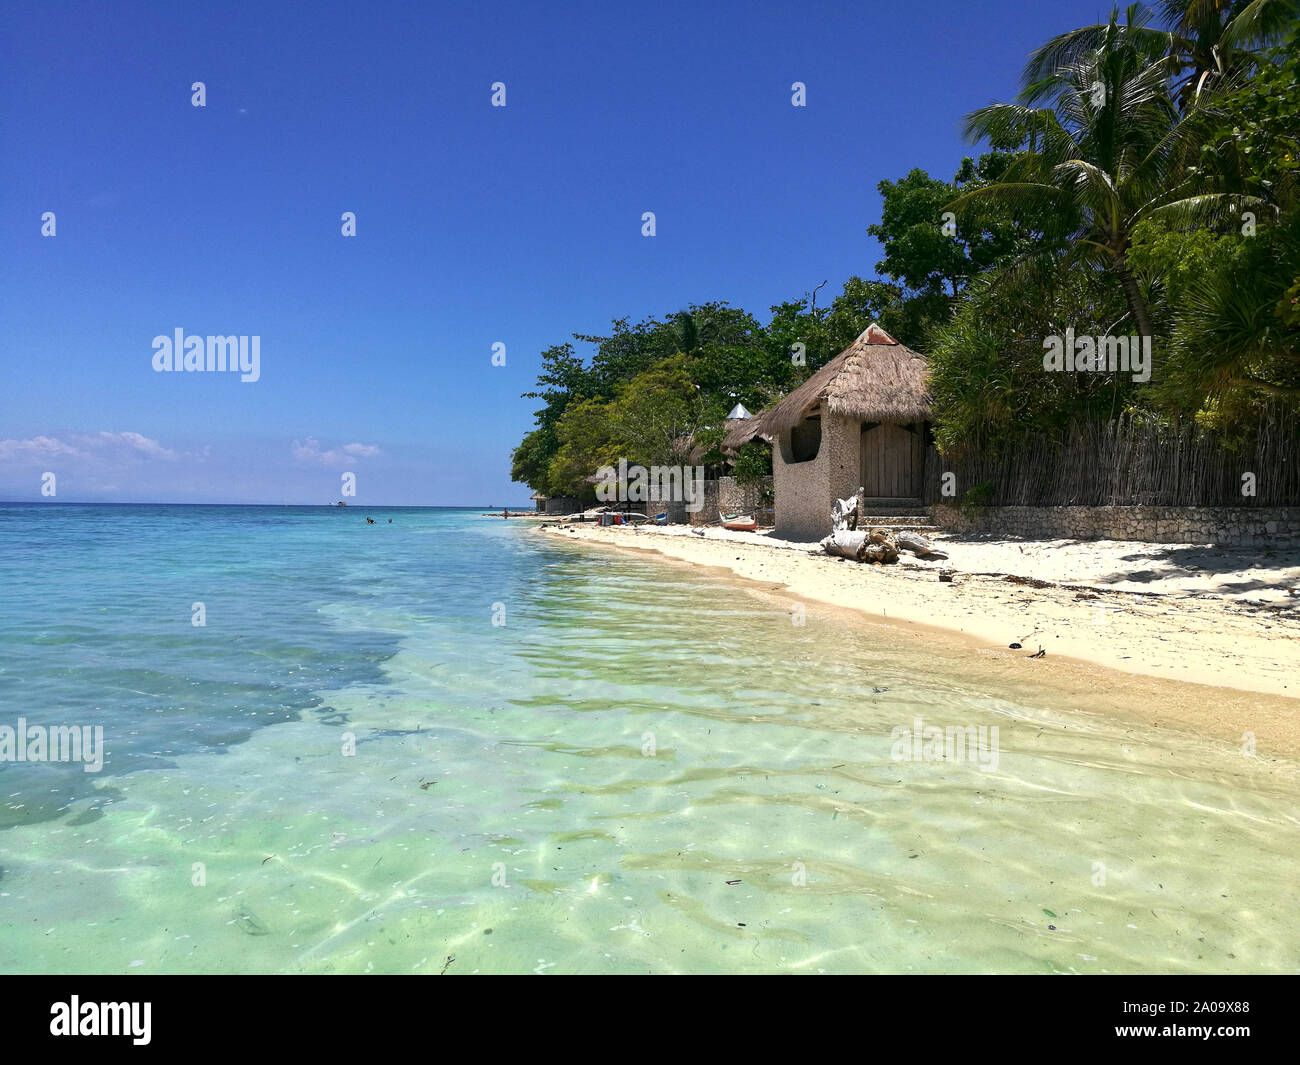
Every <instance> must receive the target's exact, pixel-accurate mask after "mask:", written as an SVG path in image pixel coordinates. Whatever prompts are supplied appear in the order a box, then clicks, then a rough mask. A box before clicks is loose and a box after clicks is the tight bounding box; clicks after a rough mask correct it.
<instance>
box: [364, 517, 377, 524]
mask: <svg viewBox="0 0 1300 1065" xmlns="http://www.w3.org/2000/svg"><path fill="white" fill-rule="evenodd" d="M374 523H375V519H374V518H367V519H366V524H367V525H374Z"/></svg>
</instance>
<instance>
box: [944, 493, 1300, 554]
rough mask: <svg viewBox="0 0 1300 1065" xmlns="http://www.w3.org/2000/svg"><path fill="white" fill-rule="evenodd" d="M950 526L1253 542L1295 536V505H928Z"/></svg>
mask: <svg viewBox="0 0 1300 1065" xmlns="http://www.w3.org/2000/svg"><path fill="white" fill-rule="evenodd" d="M930 516H931V518H932V520H933V521H934V524H936V525H938V526H939V527H940V528H943V529H946V530H948V531H949V532H959V533H988V534H990V535H996V536H1020V537H1025V538H1026V539H1068V540H1142V541H1145V542H1147V543H1153V544H1221V545H1224V546H1247V547H1249V546H1254V545H1257V544H1265V543H1268V542H1270V541H1272V540H1274V539H1275V538H1277V537H1279V536H1300V507H1168V506H1132V507H959V506H953V505H952V504H947V503H935V504H932V505H931V506H930Z"/></svg>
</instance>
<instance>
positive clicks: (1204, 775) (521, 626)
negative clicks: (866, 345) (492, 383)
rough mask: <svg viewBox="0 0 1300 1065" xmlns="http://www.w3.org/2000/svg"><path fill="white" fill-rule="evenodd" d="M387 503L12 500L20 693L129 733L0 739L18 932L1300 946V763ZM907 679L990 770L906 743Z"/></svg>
mask: <svg viewBox="0 0 1300 1065" xmlns="http://www.w3.org/2000/svg"><path fill="white" fill-rule="evenodd" d="M365 513H366V512H364V511H361V510H360V509H359V508H349V509H347V510H328V509H318V508H265V507H247V508H241V507H144V506H139V507H92V506H85V507H82V506H50V507H37V506H3V507H0V725H3V724H13V723H14V722H15V721H16V719H17V718H18V717H19V716H23V717H25V718H26V719H27V720H28V721H29V722H31V723H43V724H90V725H102V727H103V729H104V736H105V746H106V748H107V752H108V754H107V758H106V761H105V766H104V769H103V771H102V772H100V773H97V774H92V773H84V772H82V771H81V769H80V767H78V766H73V765H33V764H26V763H24V764H3V765H0V971H4V972H85V971H94V972H98V971H104V972H370V971H373V972H398V973H402V972H424V973H437V972H443V971H446V972H449V973H461V972H538V973H548V974H549V973H568V972H764V971H794V972H947V971H956V972H1043V973H1050V972H1060V973H1068V972H1144V971H1158V972H1295V971H1297V969H1300V929H1297V927H1296V924H1295V922H1294V920H1293V919H1292V910H1293V904H1294V898H1295V886H1296V884H1297V882H1300V805H1298V804H1297V802H1296V774H1295V771H1294V767H1293V766H1287V765H1285V764H1277V763H1274V764H1267V765H1266V764H1264V763H1262V762H1260V761H1258V760H1254V759H1247V758H1244V757H1243V756H1242V755H1241V754H1240V753H1239V752H1237V751H1236V750H1235V749H1232V748H1228V747H1224V746H1220V745H1216V744H1212V743H1209V742H1202V741H1198V740H1195V739H1193V738H1190V737H1183V736H1179V735H1176V734H1171V733H1169V732H1167V731H1163V732H1157V731H1156V730H1153V729H1143V728H1142V727H1141V726H1139V725H1135V724H1134V723H1133V722H1132V721H1120V720H1116V719H1113V718H1108V717H1106V716H1103V715H1099V714H1097V713H1093V712H1089V711H1088V709H1087V708H1086V707H1083V706H1075V705H1072V704H1071V703H1070V701H1069V700H1068V699H1064V698H1060V699H1057V698H1049V697H1046V696H1044V695H1042V694H1041V692H1040V693H1039V694H1036V695H1034V696H1032V697H1031V696H1029V695H1027V694H1025V693H1017V692H1015V691H1008V690H996V689H995V687H994V686H992V685H991V684H990V683H989V681H988V678H987V677H985V676H982V675H981V674H980V673H979V672H978V670H976V669H974V668H973V667H972V668H971V669H969V670H967V669H964V668H963V667H962V665H961V662H962V659H960V657H953V656H936V655H934V654H930V653H927V652H926V651H925V650H924V649H923V648H922V647H919V646H918V645H917V644H916V643H915V642H906V641H902V640H900V639H897V638H891V636H890V635H889V633H888V631H887V630H871V631H868V630H867V629H866V627H865V626H864V628H863V631H862V632H861V633H858V632H856V631H853V630H848V631H846V629H845V628H844V622H843V618H842V617H839V616H835V617H832V616H830V615H829V614H827V613H825V612H823V611H819V610H817V609H813V608H810V609H809V612H808V617H807V623H806V625H804V626H797V625H794V624H792V620H791V616H790V613H789V610H790V606H791V603H790V602H788V601H786V600H783V599H782V597H781V596H779V595H774V594H754V595H751V594H748V593H741V592H739V591H738V590H737V588H736V586H735V585H734V584H732V583H729V582H727V581H725V580H723V579H721V578H719V577H717V576H714V575H711V574H705V573H699V572H693V571H690V570H687V569H685V568H683V567H678V566H669V565H665V564H663V563H661V562H656V561H653V560H648V559H642V558H639V557H634V556H624V555H620V554H614V553H612V552H604V551H584V550H582V549H580V548H577V547H574V546H572V545H567V544H563V543H553V542H551V541H550V540H549V539H546V538H543V537H541V536H539V535H537V534H535V533H533V532H531V531H530V530H528V529H526V528H525V527H524V526H523V525H522V523H519V524H516V523H506V522H501V521H494V520H489V519H484V518H481V517H479V516H477V512H471V511H448V510H401V509H388V510H381V509H374V510H371V511H369V513H371V514H373V515H374V517H376V519H378V520H379V522H380V524H379V525H376V526H367V525H365V524H364V514H365ZM389 517H391V518H393V524H392V525H388V524H387V521H386V519H387V518H389ZM195 602H202V603H203V604H204V607H205V609H206V622H207V623H206V625H205V626H204V627H195V626H194V625H192V624H191V616H192V604H193V603H195ZM502 609H503V610H504V617H502ZM494 617H496V619H497V620H504V622H505V624H504V625H500V624H497V625H494V624H493V619H494ZM917 718H920V719H922V720H923V721H924V722H925V724H927V725H939V726H947V725H961V726H966V725H974V726H977V727H978V726H981V725H983V726H994V725H996V726H998V729H999V745H998V760H997V766H996V769H995V770H992V771H985V770H982V769H981V768H979V766H978V765H977V764H975V763H973V762H972V761H970V760H969V759H966V760H962V761H948V760H937V761H936V760H920V761H899V760H896V759H895V758H894V756H893V755H894V753H895V752H894V750H893V748H894V741H893V739H892V738H891V732H892V730H894V729H895V728H898V727H900V726H910V725H911V724H912V723H913V721H915V720H916V719H917ZM349 737H354V738H355V753H352V754H348V753H345V751H346V750H349V749H351V748H350V741H349Z"/></svg>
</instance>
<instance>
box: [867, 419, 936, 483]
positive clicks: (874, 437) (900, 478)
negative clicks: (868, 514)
mask: <svg viewBox="0 0 1300 1065" xmlns="http://www.w3.org/2000/svg"><path fill="white" fill-rule="evenodd" d="M922 435H923V434H922V432H921V426H919V425H915V426H909V427H907V428H904V427H903V426H901V425H889V424H885V425H877V426H874V427H872V428H870V429H866V428H864V429H863V430H862V486H863V487H864V488H865V489H866V494H867V497H868V498H874V499H916V498H918V497H919V496H920V490H921V469H922V463H923V461H924V442H923V440H922Z"/></svg>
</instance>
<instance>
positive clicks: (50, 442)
mask: <svg viewBox="0 0 1300 1065" xmlns="http://www.w3.org/2000/svg"><path fill="white" fill-rule="evenodd" d="M59 455H68V456H70V457H74V458H80V457H82V453H81V452H80V451H78V450H77V449H76V448H75V447H73V446H72V445H71V444H65V443H64V442H63V441H62V440H60V439H58V437H54V436H33V437H32V438H31V439H30V440H0V462H3V461H6V460H11V459H14V460H17V459H43V458H56V457H58V456H59Z"/></svg>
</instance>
